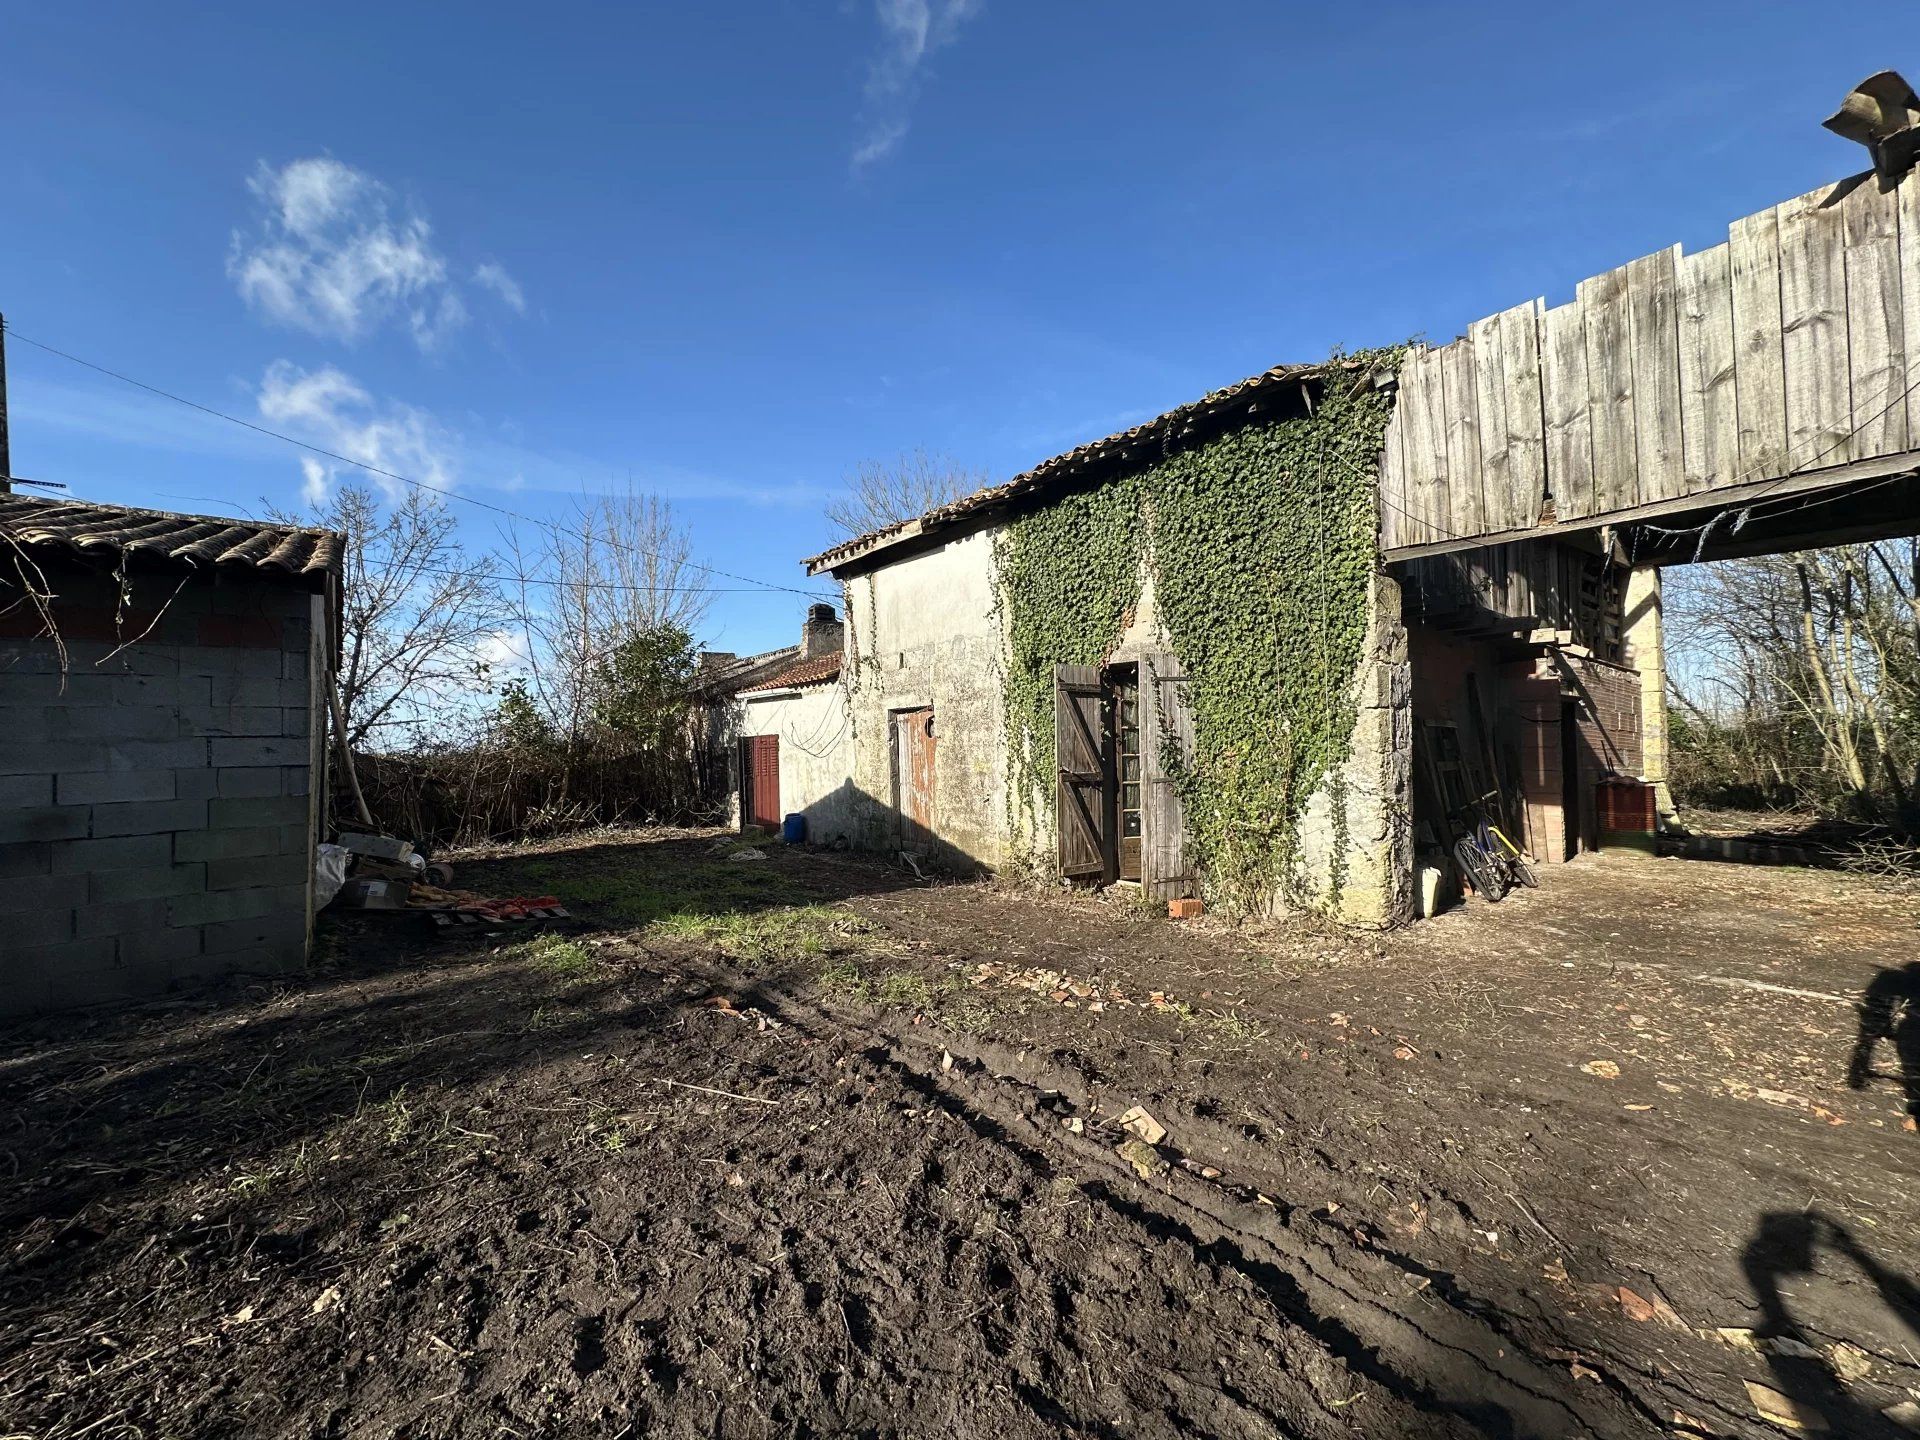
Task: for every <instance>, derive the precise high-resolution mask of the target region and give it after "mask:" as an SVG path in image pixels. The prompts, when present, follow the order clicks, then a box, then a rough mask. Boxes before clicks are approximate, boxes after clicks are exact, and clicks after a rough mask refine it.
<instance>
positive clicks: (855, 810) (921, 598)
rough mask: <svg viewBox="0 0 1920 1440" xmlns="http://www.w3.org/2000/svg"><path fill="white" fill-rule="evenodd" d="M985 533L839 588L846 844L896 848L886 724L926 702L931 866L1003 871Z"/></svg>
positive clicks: (988, 537)
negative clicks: (845, 708) (847, 753)
mask: <svg viewBox="0 0 1920 1440" xmlns="http://www.w3.org/2000/svg"><path fill="white" fill-rule="evenodd" d="M993 533H994V532H993V530H992V529H991V528H987V529H982V530H977V531H974V532H972V533H971V534H967V535H964V536H961V537H960V538H958V539H955V540H950V541H948V542H947V543H946V544H944V545H939V546H936V547H934V548H933V549H930V550H924V551H921V552H919V553H918V554H914V555H909V556H906V557H905V558H902V559H899V560H895V561H894V562H893V563H891V564H888V565H883V566H881V567H880V568H878V569H876V570H873V571H870V572H868V573H867V574H864V575H856V576H853V577H851V578H850V579H849V580H848V582H847V614H846V627H847V628H846V656H847V658H846V665H847V671H846V687H847V690H848V693H849V696H850V707H851V721H852V724H851V746H852V765H851V772H850V773H851V782H850V792H849V794H848V797H847V804H846V806H845V809H844V816H845V823H846V824H847V825H848V826H849V828H850V829H851V830H852V831H853V836H854V843H855V844H856V845H859V846H860V847H861V848H864V849H872V850H888V849H892V848H894V847H895V846H897V845H898V843H899V834H900V817H899V811H898V808H897V802H896V797H895V788H894V755H893V724H892V716H893V714H894V713H895V712H897V711H901V710H913V709H919V708H920V707H923V706H928V705H931V706H932V707H933V715H934V733H935V736H936V741H935V750H934V801H933V811H934V813H933V830H934V833H935V834H936V835H937V836H938V838H939V840H940V842H941V844H940V853H939V854H938V855H936V857H935V858H936V859H937V860H939V861H941V862H943V863H946V864H949V865H953V866H956V867H960V868H966V867H970V866H986V867H989V868H998V867H1000V866H1002V865H1004V864H1006V863H1007V861H1008V860H1009V858H1010V855H1011V847H1010V845H1009V842H1008V836H1007V809H1008V807H1007V803H1006V784H1007V763H1006V718H1005V710H1004V700H1003V687H1002V683H1001V677H1002V675H1003V673H1004V664H1003V650H1002V647H1003V643H1004V642H1003V641H1002V638H1001V627H1000V612H999V606H998V604H997V603H996V599H995V595H994V588H993Z"/></svg>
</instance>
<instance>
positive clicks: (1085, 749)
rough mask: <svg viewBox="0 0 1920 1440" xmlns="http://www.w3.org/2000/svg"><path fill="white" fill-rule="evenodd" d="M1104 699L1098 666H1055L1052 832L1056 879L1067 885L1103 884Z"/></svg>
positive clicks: (1105, 846)
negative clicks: (1055, 779)
mask: <svg viewBox="0 0 1920 1440" xmlns="http://www.w3.org/2000/svg"><path fill="white" fill-rule="evenodd" d="M1102 699H1103V697H1102V694H1101V687H1100V670H1099V667H1098V666H1095V665H1056V666H1054V667H1053V739H1054V753H1055V759H1056V762H1057V763H1058V765H1059V782H1058V785H1057V788H1056V790H1055V797H1054V810H1055V829H1056V830H1057V831H1058V835H1059V856H1060V874H1061V875H1062V876H1063V877H1065V878H1066V879H1069V880H1102V879H1105V878H1106V874H1107V854H1108V834H1107V802H1106V786H1105V784H1104V780H1105V765H1104V764H1103V757H1102V748H1103V747H1102V745H1101V735H1100V732H1101V723H1100V711H1101V704H1102Z"/></svg>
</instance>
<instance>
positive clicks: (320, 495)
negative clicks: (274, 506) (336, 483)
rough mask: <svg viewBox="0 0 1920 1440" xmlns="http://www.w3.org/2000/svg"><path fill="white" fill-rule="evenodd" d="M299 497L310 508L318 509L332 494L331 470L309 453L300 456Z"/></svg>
mask: <svg viewBox="0 0 1920 1440" xmlns="http://www.w3.org/2000/svg"><path fill="white" fill-rule="evenodd" d="M300 475H301V482H300V498H301V500H302V501H304V502H305V503H306V504H307V505H308V506H309V507H310V508H313V509H318V508H319V507H320V506H322V505H324V504H326V503H327V499H328V497H329V496H331V495H332V494H333V470H332V468H331V467H329V466H326V465H322V464H321V463H320V462H319V461H318V460H316V459H314V458H313V457H312V456H311V455H302V456H301V457H300Z"/></svg>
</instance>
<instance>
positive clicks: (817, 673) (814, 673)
mask: <svg viewBox="0 0 1920 1440" xmlns="http://www.w3.org/2000/svg"><path fill="white" fill-rule="evenodd" d="M839 678H840V652H839V651H838V650H836V651H834V652H833V653H832V654H831V655H816V656H814V657H813V659H811V660H802V661H800V662H799V663H798V664H794V665H789V666H788V667H787V668H786V669H784V670H781V671H779V672H777V673H776V674H773V675H769V676H768V677H767V678H766V679H765V680H762V681H761V682H760V683H759V684H757V685H753V686H750V687H749V688H748V689H747V691H746V693H747V694H749V695H751V694H754V693H755V692H757V691H761V690H799V689H801V688H803V687H804V686H808V685H825V684H826V683H827V682H828V681H830V680H838V679H839Z"/></svg>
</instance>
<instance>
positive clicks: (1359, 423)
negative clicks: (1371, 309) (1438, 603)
mask: <svg viewBox="0 0 1920 1440" xmlns="http://www.w3.org/2000/svg"><path fill="white" fill-rule="evenodd" d="M1354 358H1356V359H1357V360H1359V361H1360V362H1362V363H1361V367H1360V368H1359V369H1358V370H1355V371H1341V370H1336V371H1334V372H1333V374H1332V378H1331V379H1330V380H1328V381H1327V382H1326V384H1325V385H1324V387H1317V389H1318V393H1317V394H1316V395H1315V397H1314V400H1313V403H1312V407H1311V410H1310V411H1309V412H1307V413H1301V414H1298V415H1295V416H1292V417H1289V418H1279V419H1274V420H1269V421H1264V422H1256V423H1251V424H1248V425H1245V426H1243V427H1240V428H1238V429H1235V430H1232V431H1230V432H1228V433H1226V434H1224V435H1219V436H1216V437H1214V438H1210V439H1205V440H1202V441H1199V442H1197V443H1194V444H1192V445H1191V446H1189V447H1186V448H1172V449H1170V450H1169V451H1168V452H1167V453H1166V454H1165V455H1164V456H1163V457H1162V458H1161V459H1160V460H1159V461H1158V462H1156V463H1153V464H1150V465H1148V466H1145V467H1144V468H1142V469H1139V470H1136V471H1134V472H1131V473H1128V474H1123V475H1120V476H1116V477H1113V478H1111V479H1108V480H1105V481H1103V482H1101V483H1099V484H1097V485H1095V486H1094V487H1092V488H1090V489H1088V490H1085V491H1082V492H1079V493H1076V494H1070V495H1067V496H1065V497H1063V498H1061V499H1060V500H1058V501H1056V502H1054V503H1053V504H1050V505H1048V506H1046V507H1045V508H1043V509H1039V510H1036V511H1033V512H1032V513H1029V514H1026V515H1022V516H1019V517H1017V518H1014V519H1012V520H1010V521H1009V522H1007V523H1006V524H1005V525H1004V527H1002V528H1001V529H1000V531H999V533H998V535H997V536H996V539H995V547H994V552H995V591H996V596H997V603H998V605H999V608H1000V610H1001V613H1002V619H1003V624H1004V628H1005V645H1006V651H1005V654H1006V676H1005V682H1004V703H1005V707H1006V716H1005V740H1006V747H1007V763H1008V784H1007V789H1006V798H1007V804H1008V812H1009V813H1008V816H1007V823H1008V829H1009V833H1010V835H1011V836H1012V837H1013V840H1012V844H1013V846H1014V848H1015V849H1016V851H1023V852H1024V853H1025V855H1026V857H1027V858H1028V860H1029V861H1030V862H1031V863H1033V864H1034V865H1035V866H1036V867H1037V868H1040V869H1043V870H1044V869H1045V868H1046V867H1047V864H1048V863H1049V859H1050V857H1049V856H1047V855H1046V854H1045V853H1044V851H1045V848H1046V847H1047V846H1048V845H1050V843H1051V836H1052V817H1051V808H1052V803H1053V776H1054V774H1055V762H1054V753H1053V751H1054V741H1053V724H1054V721H1053V705H1054V698H1053V667H1054V665H1056V664H1059V663H1068V664H1099V663H1101V662H1102V661H1103V660H1105V659H1106V658H1108V657H1109V655H1110V654H1111V653H1112V652H1113V649H1114V646H1115V644H1116V642H1117V641H1118V640H1119V638H1120V636H1121V634H1122V632H1123V631H1125V630H1126V629H1127V628H1128V626H1129V625H1130V624H1132V623H1134V621H1135V619H1136V616H1135V614H1134V611H1135V607H1136V606H1137V605H1138V604H1139V602H1140V599H1141V596H1142V591H1143V580H1144V579H1146V578H1149V577H1150V579H1151V582H1152V583H1151V586H1150V590H1151V594H1152V596H1153V601H1154V604H1153V612H1154V614H1153V621H1154V623H1155V624H1156V625H1157V626H1158V627H1159V628H1160V630H1161V631H1162V632H1163V633H1164V637H1165V644H1166V648H1168V649H1169V650H1171V651H1172V652H1173V653H1174V654H1176V655H1177V656H1179V657H1180V659H1181V660H1182V661H1183V662H1184V663H1185V665H1186V667H1187V669H1188V671H1189V673H1190V674H1191V676H1192V707H1193V719H1194V751H1193V754H1192V756H1191V759H1190V761H1187V760H1182V759H1181V758H1180V757H1177V756H1173V755H1168V756H1167V757H1164V758H1165V759H1166V760H1167V762H1168V770H1169V773H1170V775H1171V777H1172V779H1173V781H1174V784H1175V786H1176V788H1177V790H1178V792H1179V794H1180V797H1181V800H1182V802H1183V805H1184V808H1185V812H1186V824H1187V831H1188V836H1189V844H1190V846H1191V847H1192V849H1193V851H1194V853H1195V855H1196V857H1197V861H1198V864H1199V867H1200V869H1201V873H1202V876H1203V880H1204V884H1205V886H1206V891H1207V894H1208V896H1209V898H1210V899H1212V900H1213V901H1214V902H1215V903H1216V904H1219V905H1221V906H1223V907H1224V908H1226V909H1229V910H1233V911H1239V912H1246V911H1252V910H1258V909H1264V908H1267V907H1269V906H1271V905H1273V904H1275V903H1279V904H1284V905H1293V906H1312V907H1315V908H1325V909H1329V910H1331V911H1333V912H1335V913H1338V914H1341V915H1343V916H1346V917H1348V918H1354V916H1355V912H1356V910H1357V911H1360V912H1364V913H1363V915H1362V916H1361V917H1360V918H1370V919H1372V918H1377V919H1392V918H1396V917H1395V916H1394V915H1392V914H1391V913H1382V912H1391V911H1393V910H1394V909H1395V908H1396V907H1397V905H1398V900H1397V898H1396V897H1395V896H1394V895H1392V894H1390V893H1389V894H1384V895H1382V894H1378V893H1375V892H1377V891H1379V889H1380V887H1381V886H1382V885H1383V884H1384V885H1386V886H1388V887H1389V889H1390V888H1391V885H1392V883H1393V881H1392V879H1391V877H1390V876H1383V874H1382V873H1380V872H1382V871H1383V869H1384V870H1391V868H1392V866H1393V856H1392V855H1391V854H1390V853H1386V852H1390V851H1391V849H1392V845H1393V836H1392V834H1391V831H1392V829H1393V826H1392V824H1391V823H1390V817H1387V816H1385V814H1384V808H1383V807H1390V806H1391V805H1393V804H1395V803H1397V801H1398V797H1396V796H1394V795H1392V794H1389V793H1386V792H1390V791H1393V790H1394V789H1395V788H1396V781H1395V777H1394V775H1393V773H1392V754H1391V752H1392V751H1393V749H1394V747H1395V746H1396V744H1397V736H1396V734H1395V732H1394V721H1393V713H1394V711H1395V709H1396V707H1399V708H1404V699H1405V696H1404V668H1405V667H1404V649H1403V648H1401V649H1399V650H1398V651H1396V649H1395V646H1396V643H1398V644H1399V645H1400V646H1402V647H1403V645H1404V640H1403V638H1400V639H1398V640H1396V637H1397V632H1398V614H1397V590H1395V588H1394V587H1393V586H1392V584H1391V582H1390V581H1388V580H1386V579H1385V578H1384V577H1383V576H1381V575H1379V574H1378V570H1379V565H1378V551H1377V544H1376V535H1377V520H1376V509H1375V506H1376V503H1377V502H1376V495H1377V488H1376V487H1377V480H1378V475H1379V458H1380V452H1381V446H1382V444H1383V443H1384V437H1385V432H1386V426H1387V421H1388V418H1389V416H1390V412H1391V407H1392V402H1391V396H1390V395H1389V394H1387V393H1386V392H1384V391H1382V390H1380V389H1377V388H1376V387H1375V386H1374V384H1373V383H1372V380H1371V373H1372V371H1374V370H1375V369H1376V368H1377V369H1379V370H1381V371H1384V372H1386V373H1391V372H1392V370H1393V369H1394V368H1395V367H1396V366H1397V362H1398V353H1397V352H1393V351H1388V352H1372V353H1368V354H1363V355H1360V356H1357V357H1354ZM1396 666H1397V667H1398V668H1397V670H1396ZM1396 674H1397V675H1398V677H1399V678H1398V679H1397V680H1396V679H1395V678H1394V677H1395V675H1396ZM1396 685H1398V686H1399V687H1400V693H1398V694H1397V695H1396V694H1395V686H1396ZM1357 745H1358V746H1359V747H1360V749H1359V750H1357V749H1356V746H1357ZM1383 752H1384V754H1383ZM1383 763H1384V764H1385V766H1386V768H1385V769H1383V768H1382V765H1383ZM1356 782H1357V783H1358V785H1359V786H1361V787H1362V788H1363V789H1364V790H1365V791H1366V793H1365V794H1363V795H1359V796H1355V795H1352V794H1349V793H1347V792H1348V791H1349V790H1350V789H1351V788H1352V787H1353V786H1354V785H1355V784H1356ZM1356 816H1359V817H1360V821H1359V824H1360V827H1361V828H1363V829H1364V830H1365V831H1366V833H1365V834H1364V835H1356V834H1354V833H1353V832H1354V830H1355V817H1356ZM1382 847H1385V848H1384V850H1383V849H1382ZM1376 852H1378V853H1376ZM1355 854H1361V855H1363V856H1366V857H1370V858H1369V859H1368V860H1367V862H1366V863H1367V867H1368V868H1369V869H1370V870H1371V871H1373V872H1375V873H1372V874H1369V875H1368V876H1366V877H1363V884H1364V887H1365V888H1366V890H1367V894H1366V895H1365V897H1363V898H1362V897H1351V896H1349V894H1348V893H1347V892H1348V890H1349V888H1350V886H1351V885H1352V883H1353V881H1354V879H1355V877H1354V876H1352V875H1351V874H1350V873H1349V872H1350V869H1351V864H1350V857H1351V856H1353V855H1355ZM1356 902H1357V903H1356Z"/></svg>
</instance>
